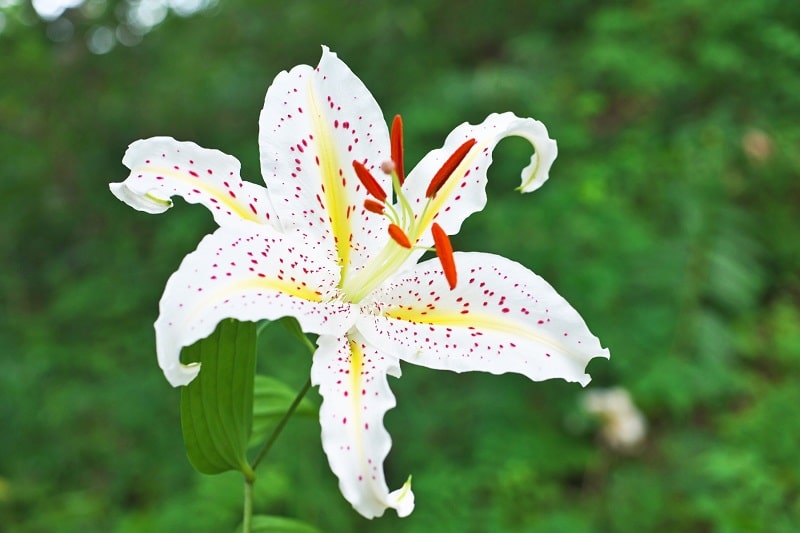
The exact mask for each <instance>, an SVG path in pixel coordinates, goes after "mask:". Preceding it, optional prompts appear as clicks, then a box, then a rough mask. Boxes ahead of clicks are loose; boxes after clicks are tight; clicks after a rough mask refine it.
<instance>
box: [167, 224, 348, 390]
mask: <svg viewBox="0 0 800 533" xmlns="http://www.w3.org/2000/svg"><path fill="white" fill-rule="evenodd" d="M262 228H263V231H249V232H245V231H242V230H239V231H233V230H231V229H229V228H224V227H223V228H220V229H218V230H217V231H216V232H214V233H212V234H211V235H208V236H206V237H205V238H204V239H203V240H202V241H201V242H200V245H199V246H198V247H197V249H196V250H195V251H194V252H192V253H190V254H189V255H187V256H186V257H185V258H184V260H183V262H182V263H181V265H180V267H179V268H178V270H177V271H176V272H175V273H174V274H173V275H172V276H171V277H170V279H169V281H168V282H167V286H166V288H165V289H164V295H163V296H162V297H161V305H160V311H161V313H160V316H159V317H158V320H157V321H156V323H155V328H156V350H157V354H158V361H159V365H160V366H161V368H162V369H163V370H164V374H165V375H166V377H167V379H168V380H169V382H170V383H171V384H172V385H174V386H177V385H185V384H187V383H189V382H190V381H191V380H192V379H193V378H194V377H195V375H197V372H198V371H199V367H198V366H197V365H192V366H186V365H183V364H181V363H180V360H179V357H180V351H181V348H183V347H184V346H189V345H190V344H192V343H194V342H196V341H198V340H200V339H202V338H205V337H207V336H208V335H210V334H211V333H212V332H213V331H214V328H215V327H216V325H217V323H219V321H220V320H222V319H224V318H235V319H238V320H245V321H248V320H249V321H257V320H262V319H270V320H274V319H277V318H280V317H282V316H294V317H295V318H297V320H298V321H299V322H300V325H301V327H302V328H303V330H304V331H310V332H314V333H320V334H344V333H345V332H346V331H347V330H348V328H349V327H350V325H351V324H352V322H353V321H354V318H353V312H352V306H351V305H350V304H347V303H342V302H340V301H339V300H337V298H336V292H335V286H336V279H337V278H336V276H337V272H336V269H335V268H333V265H332V264H330V263H327V262H325V261H320V260H319V259H318V258H316V257H312V256H309V255H307V254H308V252H309V250H308V249H307V248H304V247H302V246H300V247H298V246H294V245H292V244H291V243H289V242H287V240H286V239H285V238H284V237H283V236H282V235H280V234H278V233H276V232H274V231H269V230H268V229H267V228H266V227H262Z"/></svg>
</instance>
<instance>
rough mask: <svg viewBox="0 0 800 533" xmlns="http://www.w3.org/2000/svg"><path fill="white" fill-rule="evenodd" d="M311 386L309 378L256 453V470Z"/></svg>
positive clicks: (254, 467) (254, 465) (254, 463)
mask: <svg viewBox="0 0 800 533" xmlns="http://www.w3.org/2000/svg"><path fill="white" fill-rule="evenodd" d="M310 388H311V378H308V381H306V384H305V385H304V386H303V388H302V389H300V392H298V393H297V396H295V398H294V401H293V402H292V405H290V406H289V409H288V410H287V411H286V414H285V415H283V418H281V421H280V422H278V425H277V426H275V429H274V430H272V433H271V434H270V436H269V438H268V439H267V441H266V442H265V443H264V446H263V447H262V448H261V450H259V452H258V455H256V458H255V460H254V461H253V470H255V469H256V468H257V467H258V464H259V463H260V462H261V460H262V459H263V458H264V456H265V455H267V452H269V450H270V449H271V448H272V445H273V444H274V443H275V441H276V440H277V439H278V436H279V435H280V434H281V431H283V428H284V427H285V426H286V423H287V422H289V419H290V418H291V417H292V415H293V414H294V412H295V411H296V410H297V407H298V406H299V405H300V402H302V401H303V398H304V397H305V395H306V393H307V392H308V391H309V389H310Z"/></svg>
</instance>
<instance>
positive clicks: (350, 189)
mask: <svg viewBox="0 0 800 533" xmlns="http://www.w3.org/2000/svg"><path fill="white" fill-rule="evenodd" d="M259 146H260V148H261V171H262V174H263V176H264V180H265V182H266V183H267V184H268V187H269V196H270V198H271V200H272V203H273V205H274V206H275V208H276V210H277V213H278V218H279V222H280V225H281V227H282V228H283V229H284V230H286V231H288V230H294V229H296V230H297V231H299V232H300V234H301V235H302V238H303V239H304V240H306V241H307V242H308V243H309V245H311V246H314V247H315V248H317V249H318V250H319V251H320V253H323V250H325V251H327V253H330V254H331V255H332V256H333V257H335V258H337V260H338V262H339V265H340V267H341V270H342V273H343V277H346V276H347V275H348V274H349V272H350V271H352V270H357V269H358V268H359V267H361V266H362V265H363V264H364V263H365V262H366V261H367V260H368V259H369V258H370V257H371V256H372V255H374V254H375V253H376V252H377V250H379V249H380V248H381V247H382V245H383V244H384V243H385V240H386V239H385V238H386V227H387V222H386V220H385V218H384V217H382V216H380V215H376V214H374V213H370V212H369V211H367V210H365V209H364V200H365V199H366V197H367V196H366V191H365V190H364V187H363V186H362V185H361V183H360V182H359V180H358V178H357V176H356V174H355V171H354V170H353V165H352V163H353V161H354V160H358V161H360V162H362V163H364V164H365V166H366V167H367V168H368V169H370V170H372V171H373V174H374V175H375V178H376V179H377V180H378V181H379V182H380V184H381V186H382V187H383V188H384V190H386V191H390V190H391V181H390V179H389V177H388V176H386V175H384V174H383V173H381V172H380V169H379V167H380V165H381V163H382V162H383V161H384V160H387V159H389V158H390V155H391V154H390V149H389V133H388V128H387V126H386V123H385V121H384V118H383V114H382V113H381V109H380V107H379V106H378V104H377V102H375V99H374V98H373V97H372V95H371V94H370V93H369V91H368V90H367V88H366V87H365V86H364V84H363V83H362V82H361V80H359V79H358V78H357V77H356V76H355V74H353V72H352V71H351V70H350V69H349V68H348V67H347V65H345V64H344V63H343V62H342V61H341V60H340V59H339V58H338V57H336V54H334V53H332V52H330V51H329V50H328V49H327V48H324V49H323V53H322V59H321V60H320V63H319V66H318V67H317V68H316V69H314V68H312V67H310V66H308V65H300V66H297V67H295V68H293V69H292V70H291V71H290V72H282V73H280V74H279V75H278V76H277V77H276V78H275V81H274V82H273V84H272V86H270V88H269V90H268V91H267V96H266V98H265V101H264V108H263V110H262V112H261V118H260V120H259Z"/></svg>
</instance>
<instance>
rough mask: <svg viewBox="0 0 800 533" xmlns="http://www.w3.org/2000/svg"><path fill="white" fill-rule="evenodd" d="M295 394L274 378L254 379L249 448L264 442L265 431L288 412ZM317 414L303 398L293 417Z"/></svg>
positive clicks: (314, 406) (287, 386) (307, 400)
mask: <svg viewBox="0 0 800 533" xmlns="http://www.w3.org/2000/svg"><path fill="white" fill-rule="evenodd" d="M297 393H298V391H296V390H294V389H292V388H291V387H290V386H289V385H287V384H285V383H283V382H282V381H279V380H277V379H275V378H272V377H268V376H261V375H257V376H256V377H255V396H254V402H253V435H252V437H251V439H250V445H251V446H254V445H256V444H259V443H260V442H261V441H262V440H264V438H265V437H266V434H267V431H268V430H269V429H270V428H271V427H272V426H274V425H275V424H277V423H278V421H279V420H280V419H281V418H282V417H283V415H285V414H286V412H287V411H288V410H289V406H290V405H291V404H292V402H293V401H294V399H295V397H296V396H297ZM318 412H319V408H318V407H317V406H316V405H314V403H313V402H311V401H310V400H309V399H308V398H304V399H303V401H301V402H300V405H298V406H297V410H296V411H295V415H301V416H311V417H316V416H317V414H318Z"/></svg>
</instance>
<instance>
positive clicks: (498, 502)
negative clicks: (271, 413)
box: [0, 0, 800, 532]
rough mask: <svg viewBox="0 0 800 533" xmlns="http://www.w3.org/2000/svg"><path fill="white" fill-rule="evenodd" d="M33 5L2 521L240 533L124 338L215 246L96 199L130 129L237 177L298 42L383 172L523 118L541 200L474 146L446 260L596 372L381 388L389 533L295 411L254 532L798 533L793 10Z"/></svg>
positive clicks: (8, 212) (290, 379) (5, 128)
mask: <svg viewBox="0 0 800 533" xmlns="http://www.w3.org/2000/svg"><path fill="white" fill-rule="evenodd" d="M34 3H35V4H36V6H35V8H34V6H32V5H30V4H29V2H28V1H27V0H0V191H1V193H0V253H2V271H0V303H2V316H1V317H0V529H2V530H4V531H13V532H17V531H19V532H39V531H41V532H46V531H47V532H49V531H115V532H138V531H229V530H233V529H234V528H235V527H236V525H237V524H238V522H239V520H240V513H241V482H240V479H239V477H238V476H237V475H235V474H229V475H223V476H219V477H205V476H201V475H199V474H196V473H195V472H194V471H193V470H192V468H191V467H190V465H189V464H188V462H187V460H186V457H185V453H184V451H183V444H182V440H181V433H180V426H179V393H178V391H176V390H173V389H171V388H170V387H169V386H168V384H167V383H166V381H165V380H164V379H163V377H162V375H161V373H160V371H159V370H158V367H157V366H156V363H155V356H154V341H153V331H152V326H151V324H152V322H153V321H154V319H155V318H156V313H157V302H158V298H159V296H160V293H161V290H162V288H163V286H164V283H165V281H166V279H167V277H168V276H169V275H170V273H171V272H172V271H173V270H174V269H175V268H177V265H178V264H179V262H180V259H181V258H182V257H183V255H185V254H186V253H187V252H189V251H190V250H192V249H193V248H194V246H195V245H196V244H197V242H198V241H199V239H200V237H201V236H202V235H204V234H205V233H207V232H209V231H210V230H211V229H212V228H213V222H212V220H211V217H210V216H209V215H208V213H207V212H206V211H205V210H204V209H202V208H199V207H196V206H188V205H186V204H184V203H183V202H177V205H176V207H175V208H174V209H172V210H171V211H170V212H169V213H168V214H166V215H163V216H159V217H154V216H148V215H145V214H143V213H139V212H135V211H133V210H132V209H130V208H128V207H126V206H125V205H123V204H122V203H120V202H118V201H117V200H116V199H115V198H114V197H113V196H112V195H111V194H110V193H109V191H108V186H107V183H108V182H110V181H119V180H121V179H123V178H124V177H125V176H126V169H125V168H124V167H123V166H122V164H121V162H120V160H121V157H122V154H123V153H124V151H125V148H126V146H127V145H128V144H129V143H130V142H131V141H133V140H135V139H138V138H143V137H149V136H152V135H172V136H174V137H176V138H179V139H186V140H194V141H196V142H198V143H199V144H201V145H203V146H207V147H214V148H219V149H221V150H223V151H225V152H227V153H230V154H233V155H235V156H237V157H238V158H239V159H240V160H241V161H242V165H243V175H244V176H246V177H247V179H250V180H253V181H259V179H260V178H259V167H258V146H257V143H256V138H257V118H258V113H259V110H260V108H261V105H262V103H263V97H264V94H265V92H266V89H267V87H268V86H269V84H270V82H271V80H272V78H273V77H274V76H275V75H276V74H277V73H278V72H279V71H281V70H285V69H289V68H291V67H292V66H294V65H295V64H298V63H307V64H312V65H313V64H316V62H317V60H318V59H319V55H320V44H327V45H329V46H330V47H331V48H332V49H334V50H335V51H336V52H338V54H339V55H340V57H342V58H343V59H344V60H345V61H346V62H347V63H348V64H349V65H350V66H351V68H353V70H354V71H355V72H356V73H357V74H358V75H359V76H360V77H361V78H362V79H363V80H364V81H365V83H366V84H367V86H368V87H369V88H370V89H371V90H372V91H373V93H374V94H375V96H376V98H377V99H378V101H379V102H380V103H381V105H382V107H383V109H384V112H385V113H386V115H387V118H391V116H393V115H394V114H395V113H401V114H402V115H403V117H404V120H405V125H406V146H407V165H408V166H410V165H411V164H413V163H414V162H415V161H417V160H418V159H419V158H420V157H421V156H422V155H423V154H424V153H425V152H426V151H427V150H429V149H432V148H434V147H438V146H440V145H441V143H442V142H443V139H444V137H445V136H446V134H447V133H448V132H449V131H450V130H451V129H452V128H453V127H454V126H456V125H457V124H459V123H461V122H463V121H470V122H473V123H475V122H480V121H481V120H483V118H484V117H485V116H486V115H487V114H488V113H491V112H494V111H505V110H512V111H514V112H516V113H517V114H519V115H524V116H533V117H535V118H537V119H540V120H542V121H543V122H545V124H546V125H547V126H548V128H549V130H550V132H551V135H552V136H553V137H555V138H556V139H557V140H558V142H559V152H560V154H559V158H558V160H557V161H556V164H555V166H554V167H553V170H552V172H551V181H550V182H549V183H548V184H547V185H546V186H545V187H544V188H542V189H541V190H540V191H538V192H536V193H534V194H531V195H526V196H521V195H518V194H516V193H514V192H513V188H514V186H516V184H517V180H518V175H519V169H520V168H521V167H522V166H524V164H525V162H526V160H527V157H528V155H529V154H528V152H527V145H526V143H524V142H521V141H518V140H508V141H505V142H504V143H502V144H501V145H500V147H499V148H498V151H497V152H496V155H495V164H494V165H493V167H492V168H491V170H490V183H489V191H488V193H489V204H488V207H487V209H486V210H485V211H484V212H482V213H479V214H476V215H473V216H472V217H471V218H470V219H469V220H468V222H467V224H466V225H465V227H464V230H463V231H462V232H461V234H460V235H459V236H458V237H457V238H456V239H455V240H454V246H455V247H456V248H457V249H461V250H482V251H491V252H495V253H499V254H502V255H505V256H508V257H511V258H513V259H515V260H517V261H520V262H522V263H524V264H525V265H527V266H529V267H530V268H532V269H533V270H535V271H536V272H537V273H539V274H541V275H542V276H544V277H545V278H546V279H547V280H549V281H550V282H551V283H552V284H553V285H554V286H555V287H556V288H557V289H558V290H559V291H560V292H561V293H562V294H563V295H564V296H565V297H566V298H567V299H568V300H569V301H570V302H571V303H572V304H573V305H574V306H575V307H576V308H577V309H578V310H579V311H580V312H581V313H582V314H583V316H584V317H585V318H586V320H587V322H588V323H589V325H590V327H591V328H592V330H593V331H594V332H595V333H596V334H597V335H598V336H599V337H600V338H601V339H602V341H603V342H604V344H605V345H607V346H608V347H609V348H610V349H611V353H612V358H611V360H610V361H605V360H595V361H593V362H592V363H591V364H590V367H589V371H590V373H591V374H592V375H593V377H594V380H593V382H592V383H591V384H590V385H589V386H588V388H587V389H586V390H583V389H581V388H580V387H579V386H577V385H574V384H566V383H562V382H545V383H531V382H529V381H527V380H526V379H524V378H522V377H519V376H514V375H505V376H489V375H482V374H464V375H455V374H447V373H443V372H434V371H430V370H427V369H421V368H414V367H412V366H409V365H406V366H405V367H404V369H403V372H404V376H403V378H402V379H401V380H399V381H394V382H393V383H392V386H393V388H394V391H395V394H396V396H397V398H398V407H397V408H396V409H394V410H392V411H390V413H389V414H388V415H387V418H386V424H387V426H388V428H389V429H390V431H391V433H392V435H393V437H394V442H395V444H394V447H393V449H392V452H391V454H390V457H389V459H388V461H387V463H386V469H387V476H388V478H389V480H390V485H391V486H399V485H400V484H401V483H402V482H403V481H404V480H405V478H406V477H407V475H408V474H409V473H412V474H413V475H414V489H415V492H416V495H417V508H416V510H415V511H414V513H413V514H412V515H411V516H410V517H409V518H406V519H403V520H399V519H397V518H396V517H395V516H391V514H392V513H391V512H390V513H388V514H387V516H385V517H384V518H382V519H379V520H375V521H372V522H369V521H366V520H364V519H362V518H361V517H359V516H358V515H357V514H356V513H354V512H353V511H352V510H351V509H350V507H349V505H348V504H347V503H346V502H345V501H344V500H343V499H342V497H341V496H340V494H339V492H338V489H337V484H336V480H335V478H334V476H333V475H332V474H331V473H330V471H329V469H328V468H327V465H326V462H325V458H324V456H323V454H322V450H321V446H320V442H319V428H318V423H317V421H315V420H314V419H313V418H302V417H300V418H297V419H296V420H293V421H292V422H291V424H290V425H289V427H288V429H287V431H286V432H285V433H284V435H283V436H282V437H281V440H280V441H279V443H278V445H277V446H276V449H275V450H274V454H273V455H271V456H270V457H269V458H268V460H267V461H266V463H265V465H264V466H263V468H262V470H261V471H260V472H261V474H260V475H261V479H260V481H259V484H258V494H257V501H256V508H257V511H259V512H262V513H270V514H278V515H284V516H290V517H295V518H301V519H303V520H305V521H307V522H309V523H311V524H314V525H316V526H317V527H319V528H320V529H322V530H324V531H333V532H338V531H379V532H380V531H409V532H416V531H445V532H449V531H459V532H462V531H467V532H470V531H474V532H483V531H543V532H544V531H547V532H552V531H566V532H581V531H620V532H623V531H653V530H662V531H726V532H727V531H796V530H797V528H798V527H800V461H798V455H797V450H798V444H797V443H798V439H800V414H798V407H799V406H800V387H798V379H800V277H799V276H798V271H799V269H798V267H799V266H800V245H798V242H800V240H799V239H798V237H800V229H799V227H798V226H799V224H800V215H799V214H798V207H799V206H800V179H799V176H798V171H799V170H800V123H799V122H798V117H800V31H799V30H800V7H798V5H797V3H795V2H789V1H777V0H775V1H772V0H738V1H736V2H723V1H719V0H674V1H670V2H666V1H663V2H662V1H658V0H639V1H637V2H610V1H609V2H596V1H594V0H565V1H563V2H534V1H529V2H518V1H511V0H508V1H497V0H492V1H490V0H461V1H459V2H452V1H449V0H410V1H404V2H397V1H387V0H372V1H366V0H361V1H350V2H333V1H327V2H325V1H303V0H296V1H294V2H277V1H265V0H85V1H81V0H72V1H71V2H61V5H60V6H59V5H58V4H59V2H55V3H53V2H47V1H46V0H43V1H42V2H34ZM68 3H71V4H72V6H71V8H70V9H66V10H64V9H63V8H64V7H65V5H66V4H68ZM262 348H263V350H262V352H263V353H262V354H261V356H260V357H261V359H260V362H259V364H260V369H261V370H263V371H265V372H270V373H272V374H273V375H277V376H279V377H281V378H282V379H284V380H285V381H286V382H287V383H290V384H292V385H293V386H294V387H296V388H299V387H300V386H301V385H302V383H303V382H304V381H305V379H306V377H307V374H308V369H309V366H310V360H309V357H308V354H307V353H306V352H305V351H304V349H303V348H302V347H301V346H296V345H295V344H292V342H291V341H290V340H289V339H287V338H286V337H284V336H282V335H281V334H280V331H277V330H276V331H274V332H270V335H268V336H267V337H265V338H264V339H263V346H262ZM607 387H621V388H622V389H624V390H625V391H628V393H629V394H630V397H631V398H632V399H633V402H634V404H635V405H636V406H637V408H638V409H639V410H640V411H641V413H642V414H643V416H644V418H645V419H646V421H647V435H646V437H645V438H644V440H642V441H641V442H639V443H638V444H634V445H631V446H619V445H616V446H615V445H614V443H613V442H609V441H608V439H607V438H604V435H605V436H606V437H608V435H609V432H613V431H614V429H615V426H613V425H609V423H610V422H614V421H615V419H614V418H611V419H609V418H608V417H607V418H606V419H605V420H604V419H602V418H597V417H594V416H592V415H590V414H589V413H588V412H587V410H586V408H585V396H584V395H585V393H586V391H591V390H600V389H602V388H607ZM312 400H314V401H318V400H319V398H318V397H317V396H315V395H312ZM609 420H610V422H609ZM617 422H619V421H617ZM604 431H605V433H604Z"/></svg>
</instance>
